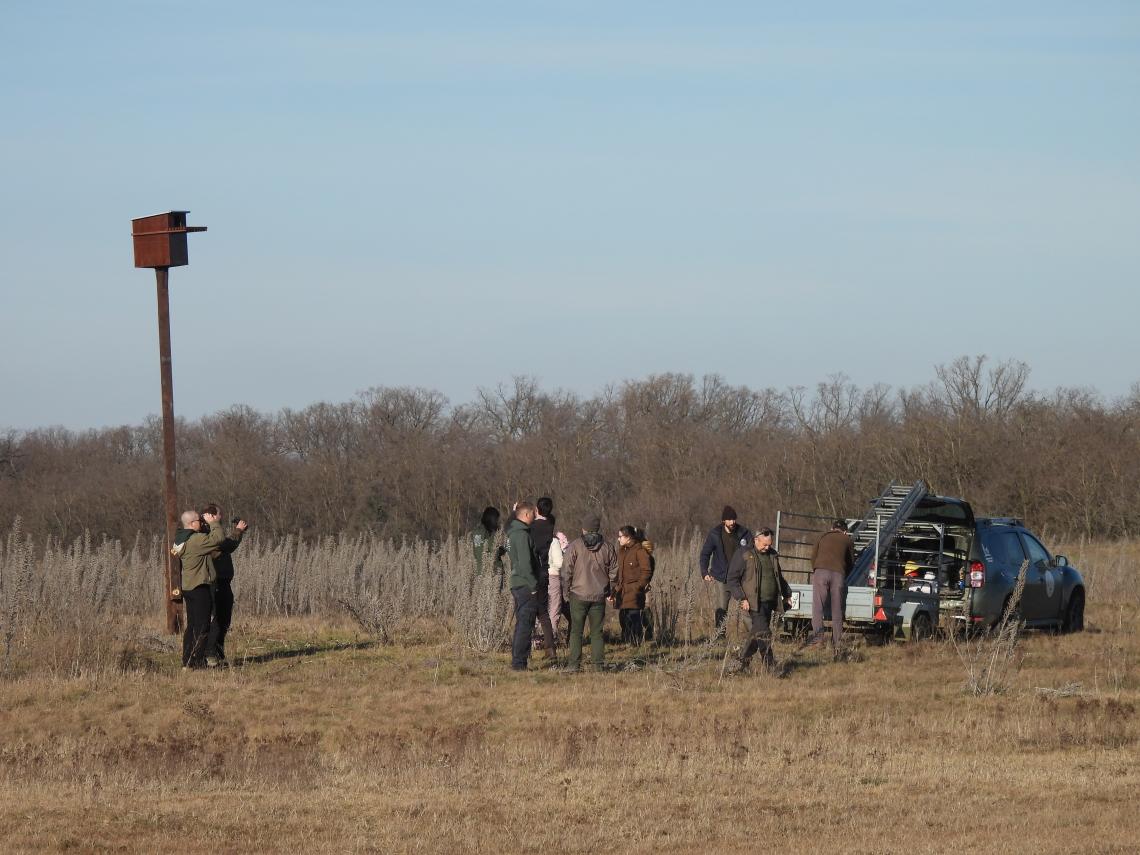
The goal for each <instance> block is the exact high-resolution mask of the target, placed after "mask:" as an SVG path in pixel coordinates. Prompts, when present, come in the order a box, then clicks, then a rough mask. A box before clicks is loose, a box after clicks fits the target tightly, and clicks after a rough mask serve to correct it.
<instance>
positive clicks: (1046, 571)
mask: <svg viewBox="0 0 1140 855" xmlns="http://www.w3.org/2000/svg"><path fill="white" fill-rule="evenodd" d="M1021 542H1022V543H1023V544H1024V545H1025V554H1026V555H1028V556H1029V571H1028V572H1027V573H1026V574H1025V596H1024V597H1023V598H1022V614H1023V615H1024V617H1025V619H1026V620H1055V619H1056V618H1059V617H1060V616H1061V588H1062V585H1061V574H1060V573H1059V572H1058V571H1057V570H1056V568H1054V567H1053V565H1052V556H1050V555H1049V550H1048V549H1046V548H1045V547H1044V546H1042V545H1041V541H1039V540H1038V539H1037V538H1035V537H1034V536H1033V535H1031V534H1030V533H1029V532H1027V531H1022V532H1021Z"/></svg>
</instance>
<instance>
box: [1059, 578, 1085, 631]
mask: <svg viewBox="0 0 1140 855" xmlns="http://www.w3.org/2000/svg"><path fill="white" fill-rule="evenodd" d="M1084 628H1085V592H1084V591H1082V590H1081V589H1080V588H1077V590H1075V591H1073V593H1072V595H1071V596H1070V597H1069V606H1068V608H1066V609H1065V616H1064V617H1063V618H1062V619H1061V632H1080V631H1081V630H1083V629H1084Z"/></svg>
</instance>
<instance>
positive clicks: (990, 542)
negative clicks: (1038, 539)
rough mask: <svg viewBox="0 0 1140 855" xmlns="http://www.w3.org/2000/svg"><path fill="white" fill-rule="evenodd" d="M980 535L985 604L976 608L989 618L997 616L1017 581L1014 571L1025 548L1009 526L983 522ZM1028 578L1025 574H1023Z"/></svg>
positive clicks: (993, 618)
mask: <svg viewBox="0 0 1140 855" xmlns="http://www.w3.org/2000/svg"><path fill="white" fill-rule="evenodd" d="M979 534H980V535H981V537H982V555H983V557H984V558H985V561H986V585H985V589H984V590H985V591H986V592H987V594H986V595H985V597H984V602H985V605H984V607H982V608H978V609H977V610H976V613H977V614H984V615H985V616H986V617H987V618H988V619H990V620H995V621H996V620H997V619H998V618H1000V617H1001V613H1002V608H1003V606H1004V604H1005V599H1006V597H1007V596H1009V595H1010V594H1012V593H1013V589H1014V587H1015V586H1016V585H1017V574H1018V572H1019V571H1020V570H1021V565H1022V564H1023V563H1024V562H1025V550H1024V549H1023V548H1022V545H1021V538H1019V537H1018V536H1017V532H1016V531H1014V530H1013V529H1012V528H1010V527H1009V526H992V527H991V526H986V527H984V528H981V529H980V530H979ZM1026 578H1027V579H1028V574H1026Z"/></svg>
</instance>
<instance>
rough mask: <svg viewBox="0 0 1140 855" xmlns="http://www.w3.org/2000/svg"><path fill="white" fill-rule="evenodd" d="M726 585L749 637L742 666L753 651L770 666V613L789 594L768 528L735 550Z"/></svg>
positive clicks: (785, 599) (772, 664) (750, 659)
mask: <svg viewBox="0 0 1140 855" xmlns="http://www.w3.org/2000/svg"><path fill="white" fill-rule="evenodd" d="M728 587H729V590H730V591H731V592H732V596H733V597H735V598H736V599H738V600H739V601H740V610H741V611H742V612H744V618H745V620H746V621H747V623H748V627H749V637H748V641H747V642H746V643H745V645H744V648H743V650H741V652H740V661H741V662H742V663H743V665H744V666H745V667H747V666H748V663H749V662H751V661H752V656H753V654H754V653H756V651H757V650H759V651H760V653H761V658H762V659H763V661H764V666H765V667H766V668H769V669H770V668H772V667H773V666H774V665H775V660H774V659H773V657H772V645H771V638H772V631H771V627H772V615H773V614H775V612H776V607H777V604H778V603H779V602H780V601H781V600H783V601H784V603H785V606H786V605H787V601H788V598H789V597H790V596H791V595H792V589H791V586H789V585H788V583H787V581H785V579H784V573H783V571H782V570H781V569H780V556H779V555H777V554H776V550H775V549H773V548H772V529H770V528H762V529H760V530H759V531H757V532H756V535H755V536H754V537H753V539H752V545H751V546H749V547H748V548H746V549H741V550H739V551H738V552H737V553H736V555H735V557H733V559H732V564H730V565H729V568H728Z"/></svg>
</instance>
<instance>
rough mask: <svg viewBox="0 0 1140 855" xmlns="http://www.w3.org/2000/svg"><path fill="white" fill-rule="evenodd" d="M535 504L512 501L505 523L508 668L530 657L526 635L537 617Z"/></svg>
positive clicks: (517, 666) (531, 631)
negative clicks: (511, 618)
mask: <svg viewBox="0 0 1140 855" xmlns="http://www.w3.org/2000/svg"><path fill="white" fill-rule="evenodd" d="M534 515H535V506H534V505H533V504H531V503H530V502H519V503H518V504H517V505H515V515H514V517H513V518H512V519H511V522H510V524H509V525H508V526H507V555H508V556H509V557H510V559H511V577H510V582H509V584H510V587H511V596H512V597H514V600H515V636H514V640H513V642H512V643H511V668H513V669H514V670H515V671H525V670H526V664H527V660H528V659H529V658H530V639H531V636H532V635H533V634H534V622H535V620H536V619H537V618H538V609H539V605H540V604H539V600H538V569H539V564H538V555H537V554H535V551H534V540H533V539H531V536H530V524H531V523H532V522H534Z"/></svg>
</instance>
